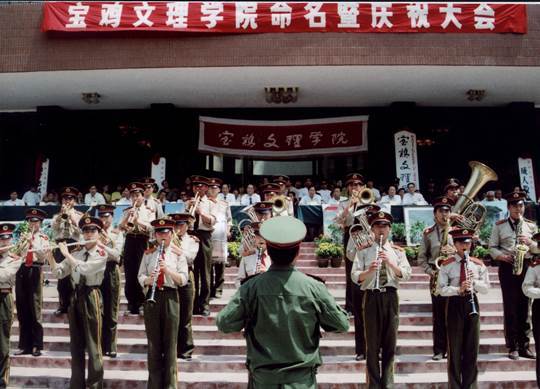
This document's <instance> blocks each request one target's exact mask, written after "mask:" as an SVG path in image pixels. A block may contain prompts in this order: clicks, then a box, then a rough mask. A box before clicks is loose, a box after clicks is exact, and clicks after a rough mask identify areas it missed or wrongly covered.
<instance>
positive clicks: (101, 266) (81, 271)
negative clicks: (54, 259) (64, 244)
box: [55, 246, 107, 286]
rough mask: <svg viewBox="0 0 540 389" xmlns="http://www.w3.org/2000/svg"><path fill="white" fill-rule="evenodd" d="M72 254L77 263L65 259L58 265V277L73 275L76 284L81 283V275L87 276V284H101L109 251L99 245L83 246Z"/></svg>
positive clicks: (56, 271) (56, 272)
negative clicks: (87, 247)
mask: <svg viewBox="0 0 540 389" xmlns="http://www.w3.org/2000/svg"><path fill="white" fill-rule="evenodd" d="M71 255H72V256H73V257H74V258H75V260H76V262H77V263H76V265H75V266H72V265H71V263H70V262H69V261H68V260H67V259H64V260H63V261H62V262H61V263H59V264H58V265H57V266H56V270H55V274H56V276H57V277H58V278H65V277H67V276H69V275H71V278H72V279H73V282H74V283H75V285H79V284H80V283H81V276H85V277H86V285H87V286H100V285H101V283H102V281H103V272H104V271H105V267H106V265H107V253H106V252H105V251H103V250H102V249H100V248H98V247H97V246H94V247H92V248H91V249H90V250H87V249H86V248H82V249H80V250H78V251H74V252H72V253H71Z"/></svg>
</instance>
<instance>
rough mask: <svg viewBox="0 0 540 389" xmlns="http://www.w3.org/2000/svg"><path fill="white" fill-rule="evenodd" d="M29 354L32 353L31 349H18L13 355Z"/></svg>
mask: <svg viewBox="0 0 540 389" xmlns="http://www.w3.org/2000/svg"><path fill="white" fill-rule="evenodd" d="M30 354H32V351H31V350H19V351H17V352H15V354H14V355H30Z"/></svg>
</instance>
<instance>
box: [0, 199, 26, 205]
mask: <svg viewBox="0 0 540 389" xmlns="http://www.w3.org/2000/svg"><path fill="white" fill-rule="evenodd" d="M2 205H10V206H12V205H24V201H22V200H21V199H17V200H11V199H9V200H6V201H4V203H3V204H2Z"/></svg>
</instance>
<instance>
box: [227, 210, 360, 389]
mask: <svg viewBox="0 0 540 389" xmlns="http://www.w3.org/2000/svg"><path fill="white" fill-rule="evenodd" d="M260 234H261V237H262V238H263V239H264V240H266V242H267V245H268V254H269V255H270V257H271V259H272V265H271V266H270V268H269V269H268V271H266V272H265V273H261V274H259V275H257V276H255V277H252V278H250V279H249V280H248V281H247V282H245V283H244V284H243V285H242V286H241V287H240V289H238V290H237V292H236V294H235V295H234V296H233V297H232V299H231V301H230V302H229V304H228V305H227V306H226V307H225V308H224V309H223V310H222V311H221V312H219V314H218V316H217V320H216V324H217V327H218V329H219V330H220V331H222V332H225V333H230V332H238V331H241V330H242V329H244V330H245V337H246V343H247V364H246V365H247V368H248V372H249V381H248V388H262V387H264V388H297V387H298V388H300V387H301V388H316V387H317V383H316V377H315V374H316V369H317V366H319V365H320V364H321V362H322V360H321V357H320V352H319V339H320V327H322V328H323V329H324V330H325V331H326V332H345V331H347V329H348V328H349V321H348V318H347V314H346V312H345V311H344V310H343V309H341V307H339V305H338V304H337V303H336V301H335V300H334V298H333V297H332V295H331V294H330V293H329V292H328V290H327V289H326V287H325V286H324V284H323V283H322V282H319V281H317V280H315V279H314V278H312V277H309V276H307V275H306V274H304V273H302V272H300V271H299V270H297V269H295V267H294V263H295V261H296V259H297V258H298V256H299V254H300V244H301V242H302V241H303V240H304V237H305V235H306V227H305V226H304V224H303V223H302V222H301V221H299V220H298V219H295V218H293V217H291V216H282V217H277V218H272V219H270V220H267V221H265V222H264V223H263V224H262V225H261V229H260ZM259 345H264V347H260V346H259Z"/></svg>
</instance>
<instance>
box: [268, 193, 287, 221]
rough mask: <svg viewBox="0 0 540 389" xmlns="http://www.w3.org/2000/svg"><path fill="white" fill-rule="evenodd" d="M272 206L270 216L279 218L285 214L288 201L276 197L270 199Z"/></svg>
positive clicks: (282, 197) (283, 197) (284, 197)
mask: <svg viewBox="0 0 540 389" xmlns="http://www.w3.org/2000/svg"><path fill="white" fill-rule="evenodd" d="M272 202H273V203H274V205H272V216H281V214H283V213H287V209H288V205H289V200H288V199H287V197H286V196H276V197H274V198H273V199H272Z"/></svg>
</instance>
